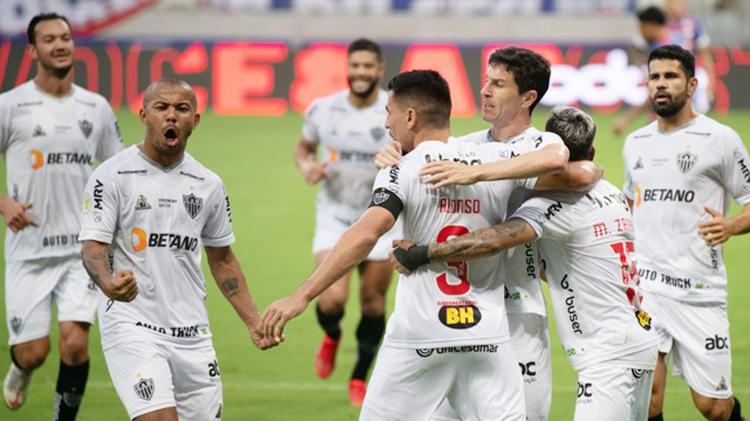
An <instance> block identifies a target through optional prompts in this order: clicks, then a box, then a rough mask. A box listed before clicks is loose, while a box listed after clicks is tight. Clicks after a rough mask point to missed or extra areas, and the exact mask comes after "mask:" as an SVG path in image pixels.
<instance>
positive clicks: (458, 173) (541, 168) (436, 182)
mask: <svg viewBox="0 0 750 421" xmlns="http://www.w3.org/2000/svg"><path fill="white" fill-rule="evenodd" d="M568 156H569V151H568V148H566V147H565V146H564V145H563V144H560V143H554V144H551V145H547V146H545V147H543V148H542V149H539V150H537V151H534V152H529V153H526V154H523V155H521V156H518V157H516V158H513V159H506V160H501V161H495V162H486V163H484V164H481V165H463V164H459V163H456V162H452V161H433V162H430V163H428V164H426V165H425V166H424V167H422V169H421V170H420V171H419V175H420V176H423V177H426V178H425V182H426V183H428V184H431V185H432V187H433V188H434V189H439V188H441V187H445V186H452V185H468V184H474V183H477V182H480V181H495V180H508V179H516V178H530V177H536V176H541V175H545V174H557V173H560V172H563V171H565V170H566V169H567V167H568Z"/></svg>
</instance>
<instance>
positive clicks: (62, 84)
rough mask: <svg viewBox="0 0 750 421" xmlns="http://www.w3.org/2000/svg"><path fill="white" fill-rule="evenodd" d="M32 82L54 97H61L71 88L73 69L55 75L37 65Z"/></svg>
mask: <svg viewBox="0 0 750 421" xmlns="http://www.w3.org/2000/svg"><path fill="white" fill-rule="evenodd" d="M60 76H62V77H60ZM34 83H35V84H36V86H37V88H39V90H41V91H42V92H44V93H46V94H48V95H51V96H53V97H56V98H62V97H64V96H66V95H68V94H69V93H70V90H71V89H73V69H70V70H69V71H68V72H67V73H65V74H64V75H56V74H54V73H52V72H50V71H48V70H45V69H44V68H43V67H42V66H38V67H37V73H36V76H35V77H34Z"/></svg>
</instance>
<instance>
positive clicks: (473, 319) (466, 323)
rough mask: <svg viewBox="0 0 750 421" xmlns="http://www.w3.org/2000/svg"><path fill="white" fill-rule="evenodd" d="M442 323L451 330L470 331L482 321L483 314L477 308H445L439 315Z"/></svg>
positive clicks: (441, 309) (471, 306)
mask: <svg viewBox="0 0 750 421" xmlns="http://www.w3.org/2000/svg"><path fill="white" fill-rule="evenodd" d="M438 318H439V319H440V323H442V324H443V325H445V326H447V327H449V328H451V329H468V328H470V327H474V326H476V325H477V324H478V323H479V321H480V320H482V313H481V312H480V311H479V309H478V308H477V307H476V306H473V305H465V306H443V307H440V312H439V313H438Z"/></svg>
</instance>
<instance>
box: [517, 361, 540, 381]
mask: <svg viewBox="0 0 750 421" xmlns="http://www.w3.org/2000/svg"><path fill="white" fill-rule="evenodd" d="M518 366H519V367H521V375H522V376H529V377H534V376H536V361H529V362H527V363H523V362H519V363H518Z"/></svg>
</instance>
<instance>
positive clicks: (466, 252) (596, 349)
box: [394, 108, 657, 421]
mask: <svg viewBox="0 0 750 421" xmlns="http://www.w3.org/2000/svg"><path fill="white" fill-rule="evenodd" d="M547 131H550V132H553V133H557V134H559V135H561V137H563V139H564V140H565V143H566V145H567V146H568V148H569V149H570V156H571V160H579V159H591V158H592V157H593V149H592V147H591V144H592V142H593V138H594V133H595V128H594V124H593V120H592V119H591V118H590V117H589V116H588V115H586V114H585V113H583V112H582V111H579V110H576V109H573V108H560V109H556V110H554V111H553V116H552V117H551V118H550V121H549V122H548V123H547ZM537 238H539V241H538V243H537V244H538V246H539V250H540V254H541V255H542V257H543V259H544V262H545V263H544V264H545V265H546V266H545V267H546V274H547V281H548V283H549V287H550V292H551V295H552V302H553V307H554V311H555V319H556V321H557V331H558V335H559V337H560V341H561V342H562V345H563V348H564V350H565V353H566V354H567V355H568V357H569V359H570V361H571V363H572V364H573V368H575V370H576V371H577V372H578V399H577V401H576V410H575V418H574V419H575V420H576V421H588V420H608V421H630V420H645V419H646V417H647V413H648V402H649V397H650V390H651V379H652V376H653V369H654V367H655V366H656V355H657V342H656V337H655V335H654V334H653V332H651V331H650V319H649V317H648V315H647V314H646V313H645V312H644V311H643V310H641V307H640V306H641V300H642V297H641V294H640V292H639V289H638V275H637V271H636V267H635V264H634V262H633V261H632V254H633V251H634V248H633V239H634V235H633V230H632V222H631V217H630V212H629V208H628V205H627V202H626V200H625V196H624V195H623V194H622V193H621V192H620V191H619V190H617V189H616V188H615V187H614V186H612V185H611V184H610V183H609V182H607V181H603V180H602V181H599V182H598V183H596V184H595V185H594V187H593V188H592V189H591V190H590V191H588V192H586V193H576V194H573V193H566V194H556V195H550V194H548V195H545V196H537V197H532V198H531V199H529V200H527V201H526V202H525V203H524V204H523V205H521V207H520V208H519V209H518V210H516V211H515V213H514V214H513V215H512V216H511V217H510V219H509V221H508V222H506V223H504V224H501V225H498V226H495V227H492V228H488V229H484V230H481V231H476V232H472V233H469V234H467V235H465V236H462V237H459V238H455V239H453V240H450V241H448V242H442V243H440V242H439V241H438V243H437V244H436V243H434V242H433V244H431V245H430V246H429V247H428V248H425V247H424V246H417V247H409V245H406V244H402V246H403V247H404V248H399V249H396V251H394V256H400V257H399V263H400V265H397V268H398V269H399V270H400V271H405V270H407V271H408V269H412V270H413V269H415V267H418V266H419V263H423V262H424V261H425V260H427V261H428V262H429V267H432V266H434V265H436V264H437V262H443V261H453V260H463V259H475V258H479V257H480V256H487V255H490V254H493V253H497V252H499V251H502V250H505V249H508V248H510V247H514V246H516V245H518V244H523V243H524V242H528V241H533V240H535V239H537ZM420 254H421V255H422V256H423V258H422V262H420V261H419V260H420V259H419V255H420ZM475 261H478V260H471V261H470V262H469V265H471V266H473V264H474V262H475ZM415 262H416V264H415ZM421 271H423V269H418V271H417V272H416V273H417V274H418V273H421Z"/></svg>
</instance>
